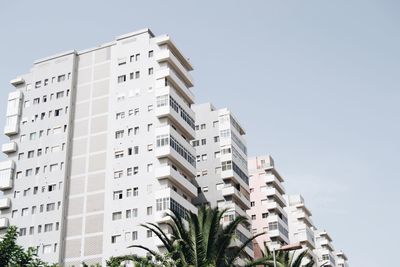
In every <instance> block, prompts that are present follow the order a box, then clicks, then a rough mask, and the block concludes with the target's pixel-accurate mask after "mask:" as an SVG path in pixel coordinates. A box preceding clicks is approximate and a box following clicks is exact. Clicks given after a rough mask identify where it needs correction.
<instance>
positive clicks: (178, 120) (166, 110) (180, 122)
mask: <svg viewBox="0 0 400 267" xmlns="http://www.w3.org/2000/svg"><path fill="white" fill-rule="evenodd" d="M159 95H168V96H169V98H172V99H168V103H167V104H166V105H164V106H157V107H156V108H155V114H156V116H157V118H159V119H160V118H164V117H167V118H168V119H170V120H171V121H172V122H173V123H174V125H175V126H176V127H178V128H179V129H180V130H181V131H182V132H183V133H184V134H185V135H186V136H187V137H188V138H189V139H191V140H192V139H194V138H195V134H196V132H195V130H194V119H195V114H194V111H193V110H192V109H190V107H188V106H187V105H186V104H185V103H184V102H183V100H182V99H181V97H180V96H178V95H177V94H176V93H175V92H174V89H173V88H170V87H169V86H168V87H165V88H162V89H160V90H157V93H156V96H159ZM172 101H174V102H175V103H176V104H178V105H179V107H178V106H176V105H175V108H176V109H174V107H172V105H171V102H172ZM184 116H186V118H187V116H190V118H191V119H190V120H189V119H186V120H185V119H184ZM189 121H190V122H191V123H189Z"/></svg>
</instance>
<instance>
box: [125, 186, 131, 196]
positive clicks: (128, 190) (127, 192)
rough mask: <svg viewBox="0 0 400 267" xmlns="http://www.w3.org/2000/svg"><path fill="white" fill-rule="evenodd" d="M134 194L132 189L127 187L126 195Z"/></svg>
mask: <svg viewBox="0 0 400 267" xmlns="http://www.w3.org/2000/svg"><path fill="white" fill-rule="evenodd" d="M131 196H132V189H131V188H129V189H126V197H131Z"/></svg>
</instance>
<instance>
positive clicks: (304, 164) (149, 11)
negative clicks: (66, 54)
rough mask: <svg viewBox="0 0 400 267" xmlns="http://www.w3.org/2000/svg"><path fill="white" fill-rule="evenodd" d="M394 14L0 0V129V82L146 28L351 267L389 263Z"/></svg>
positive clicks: (381, 9)
mask: <svg viewBox="0 0 400 267" xmlns="http://www.w3.org/2000/svg"><path fill="white" fill-rule="evenodd" d="M56 3H60V4H56ZM399 14H400V1H398V0H375V1H370V0H353V1H349V0H334V1H333V0H330V1H328V0H315V1H306V0H302V1H300V0H296V1H278V0H275V1H272V0H264V1H233V0H231V1H171V0H170V1H165V0H160V1H87V0H85V1H72V0H70V1H40V0H37V1H1V3H0V25H1V26H0V36H1V42H0V59H1V63H0V84H1V90H0V101H1V102H0V103H1V104H0V107H1V113H2V114H3V115H2V116H0V125H4V118H5V109H6V107H5V104H6V97H7V93H8V92H9V91H10V90H11V89H12V88H11V86H10V85H9V83H8V82H9V80H10V79H12V78H15V77H16V76H17V75H18V74H20V73H24V72H28V71H29V68H30V67H31V65H32V63H33V61H34V60H36V59H39V58H42V57H46V56H49V55H52V54H55V53H58V52H62V51H65V50H70V49H74V48H75V49H77V50H80V49H85V48H90V47H93V46H96V45H98V44H100V43H103V42H108V41H111V40H113V38H114V37H116V36H118V35H120V34H123V33H127V32H131V31H135V30H137V29H141V28H145V27H149V28H151V29H152V31H153V32H154V33H155V34H156V35H158V34H163V33H168V34H170V35H171V36H172V37H173V39H174V40H175V42H176V43H177V45H178V47H179V48H180V49H181V50H182V51H183V52H184V53H185V54H186V55H187V56H188V57H190V58H191V61H192V63H193V65H194V67H195V71H194V73H193V75H194V77H195V84H196V86H195V88H194V92H195V93H196V96H197V101H198V102H205V101H211V102H213V103H214V105H216V106H217V107H228V108H230V109H231V110H232V111H234V113H235V114H236V116H237V117H238V118H239V120H240V121H241V122H242V124H243V125H244V127H245V128H246V130H247V139H248V147H249V151H250V153H251V154H252V155H258V154H266V153H268V154H272V155H273V157H274V158H275V162H276V165H277V168H278V169H279V170H280V172H281V173H282V175H283V176H284V177H285V179H286V183H285V184H286V188H287V190H288V191H289V192H290V193H301V194H302V195H303V196H304V198H305V200H306V203H307V205H309V207H310V208H311V210H312V212H313V219H314V223H315V224H316V226H317V227H318V228H323V229H326V230H327V231H328V232H330V234H331V235H332V237H333V239H334V246H335V248H337V249H342V250H344V251H345V253H347V255H348V257H349V259H350V264H351V266H363V267H376V266H392V265H393V262H394V261H395V260H396V259H397V255H396V254H395V253H396V252H397V249H395V248H398V247H399V245H398V240H400V236H399V232H398V231H397V230H398V225H399V219H400V215H399V211H400V209H399V204H400V201H399V199H398V196H399V193H400V189H399V188H400V182H399V180H400V179H399V178H400V177H399V173H400V156H399V152H400V141H399V139H400V123H399V117H400V116H399V115H400V106H399V103H400V88H399V86H400V73H399V71H400V16H399ZM0 141H2V142H5V141H6V138H5V137H3V136H2V137H0ZM1 157H3V155H2V156H1Z"/></svg>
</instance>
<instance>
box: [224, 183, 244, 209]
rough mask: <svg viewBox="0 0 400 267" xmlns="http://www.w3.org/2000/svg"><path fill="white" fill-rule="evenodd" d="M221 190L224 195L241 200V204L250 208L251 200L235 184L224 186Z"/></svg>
mask: <svg viewBox="0 0 400 267" xmlns="http://www.w3.org/2000/svg"><path fill="white" fill-rule="evenodd" d="M221 191H222V195H223V196H224V197H227V196H230V197H232V198H234V199H235V200H237V201H238V202H240V204H241V205H242V206H244V209H245V210H246V209H249V208H250V200H249V199H248V198H246V197H245V196H244V194H243V193H241V192H240V191H239V190H237V189H236V188H235V187H234V186H227V187H224V188H222V190H221Z"/></svg>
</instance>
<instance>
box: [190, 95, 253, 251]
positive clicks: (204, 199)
mask: <svg viewBox="0 0 400 267" xmlns="http://www.w3.org/2000/svg"><path fill="white" fill-rule="evenodd" d="M193 110H194V111H195V113H196V139H195V140H194V141H193V146H194V147H195V149H196V154H197V156H196V161H197V163H196V164H197V175H196V185H197V188H198V197H197V198H195V199H194V203H195V204H196V205H203V204H208V205H210V206H211V207H218V208H220V209H227V210H228V211H227V212H226V214H225V217H224V219H223V223H224V224H225V225H226V224H228V223H229V222H231V221H232V220H233V219H234V218H235V216H237V215H241V216H245V217H248V216H247V214H246V211H247V210H248V209H249V208H250V192H249V178H248V174H247V147H246V141H245V138H244V136H245V131H244V129H243V127H242V126H241V125H240V123H239V122H238V120H237V119H236V118H235V117H234V115H233V114H232V112H231V111H229V110H228V109H226V108H223V109H216V108H215V107H213V106H212V105H211V104H210V103H205V104H200V105H194V106H193ZM236 237H237V239H236V241H235V244H232V245H233V246H240V245H241V244H242V242H243V241H244V240H246V239H247V238H250V237H251V232H250V227H249V226H248V225H244V224H240V225H239V227H238V229H237V233H236ZM245 253H246V254H247V256H250V257H253V250H252V244H251V243H250V244H249V246H247V247H246V248H245Z"/></svg>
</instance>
